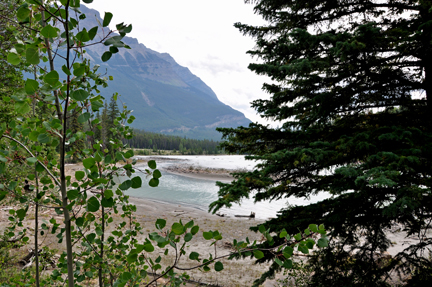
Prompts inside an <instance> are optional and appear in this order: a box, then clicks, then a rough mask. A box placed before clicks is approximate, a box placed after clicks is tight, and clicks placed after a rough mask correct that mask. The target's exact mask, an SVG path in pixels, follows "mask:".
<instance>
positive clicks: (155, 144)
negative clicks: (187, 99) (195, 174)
mask: <svg viewBox="0 0 432 287" xmlns="http://www.w3.org/2000/svg"><path fill="white" fill-rule="evenodd" d="M125 143H127V144H128V145H129V147H131V148H140V149H152V150H153V151H157V150H176V151H179V152H180V153H181V154H220V153H223V151H222V150H221V149H219V148H218V145H219V143H218V142H217V141H213V140H196V139H188V138H185V137H180V136H170V135H164V134H158V133H153V132H147V131H143V130H134V137H133V138H132V139H128V140H125Z"/></svg>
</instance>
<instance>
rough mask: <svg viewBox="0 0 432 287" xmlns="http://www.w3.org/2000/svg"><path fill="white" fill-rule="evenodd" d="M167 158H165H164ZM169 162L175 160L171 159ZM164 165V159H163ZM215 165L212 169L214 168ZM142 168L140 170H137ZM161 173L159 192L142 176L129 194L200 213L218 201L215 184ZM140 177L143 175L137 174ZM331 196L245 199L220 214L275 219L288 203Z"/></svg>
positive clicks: (219, 163) (223, 162)
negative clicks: (305, 198) (185, 207)
mask: <svg viewBox="0 0 432 287" xmlns="http://www.w3.org/2000/svg"><path fill="white" fill-rule="evenodd" d="M165 158H166V157H165ZM170 158H176V157H174V156H171V157H170ZM177 158H178V159H179V161H180V162H181V163H185V160H187V162H186V163H187V164H190V165H197V166H202V167H214V168H228V169H238V168H247V169H252V168H253V166H254V163H253V162H249V161H245V160H244V157H242V156H191V157H185V156H183V157H181V156H179V157H177ZM161 161H162V159H161ZM179 161H167V162H161V163H158V167H166V166H167V165H170V164H178V163H179ZM156 162H158V161H157V160H156ZM212 164H213V165H212ZM138 168H139V167H138ZM161 172H162V178H161V179H160V183H159V186H158V187H156V188H152V187H150V186H149V185H148V184H147V182H148V181H149V178H146V176H145V175H144V174H141V177H142V179H143V187H142V188H139V189H129V190H128V191H127V194H128V195H130V196H134V197H140V198H148V199H153V200H157V201H164V202H170V203H175V204H178V205H188V206H192V207H195V208H198V209H201V210H205V211H207V210H208V206H209V204H210V203H211V202H213V201H215V200H216V199H217V193H218V190H219V189H218V187H217V186H216V184H215V183H216V182H215V181H212V180H204V179H195V178H190V177H185V176H181V175H176V174H171V173H168V172H165V171H163V170H162V171H161ZM138 174H140V173H138ZM120 179H121V180H126V177H121V178H120ZM325 197H328V195H327V196H326V195H322V194H321V195H319V196H318V197H314V198H311V199H310V200H308V201H306V200H304V199H297V198H294V199H289V200H288V201H287V200H286V199H282V200H278V201H272V202H259V203H257V204H255V203H254V202H253V200H252V199H244V200H243V201H242V203H241V205H233V207H231V208H230V209H222V210H220V213H224V214H227V215H231V216H232V215H235V214H242V215H248V214H250V213H251V211H253V212H255V213H256V217H257V218H262V219H265V218H269V217H275V216H276V213H277V211H279V210H280V209H281V208H284V207H286V203H287V202H288V203H289V204H290V205H302V204H307V203H310V202H317V201H318V200H322V199H323V198H325Z"/></svg>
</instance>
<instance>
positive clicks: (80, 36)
mask: <svg viewBox="0 0 432 287" xmlns="http://www.w3.org/2000/svg"><path fill="white" fill-rule="evenodd" d="M75 37H76V39H77V40H78V41H79V42H81V43H84V42H88V41H90V36H89V34H88V32H87V29H85V28H84V29H83V30H82V31H80V32H78V33H77V34H76V36H75Z"/></svg>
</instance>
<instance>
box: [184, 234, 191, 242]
mask: <svg viewBox="0 0 432 287" xmlns="http://www.w3.org/2000/svg"><path fill="white" fill-rule="evenodd" d="M192 238H193V235H192V234H191V233H186V235H185V237H184V241H185V242H189V241H191V240H192Z"/></svg>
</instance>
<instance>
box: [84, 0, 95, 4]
mask: <svg viewBox="0 0 432 287" xmlns="http://www.w3.org/2000/svg"><path fill="white" fill-rule="evenodd" d="M82 1H83V2H84V3H86V4H90V3H93V0H82Z"/></svg>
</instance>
